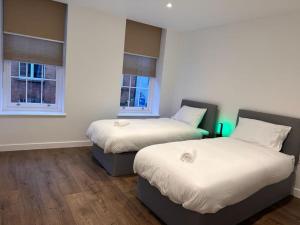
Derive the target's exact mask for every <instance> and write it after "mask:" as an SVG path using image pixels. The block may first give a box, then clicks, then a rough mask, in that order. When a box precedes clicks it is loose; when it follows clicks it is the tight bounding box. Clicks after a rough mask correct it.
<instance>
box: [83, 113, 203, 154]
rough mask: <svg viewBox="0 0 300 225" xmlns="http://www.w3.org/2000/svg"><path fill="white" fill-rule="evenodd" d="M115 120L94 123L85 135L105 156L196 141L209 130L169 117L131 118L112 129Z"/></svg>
mask: <svg viewBox="0 0 300 225" xmlns="http://www.w3.org/2000/svg"><path fill="white" fill-rule="evenodd" d="M116 121H117V120H99V121H95V122H93V123H92V124H91V125H90V126H89V128H88V130H87V136H88V137H89V138H90V140H91V141H92V142H93V143H95V144H97V145H98V146H99V147H101V148H102V149H103V150H104V152H105V153H122V152H132V151H138V150H140V149H142V148H144V147H147V146H149V145H153V144H160V143H166V142H172V141H184V140H190V139H199V138H202V137H203V135H208V131H205V130H202V129H196V128H193V127H191V126H190V125H188V124H186V123H183V122H180V121H177V120H174V119H169V118H159V119H131V120H127V121H128V122H129V124H128V125H126V126H115V125H114V123H115V122H116Z"/></svg>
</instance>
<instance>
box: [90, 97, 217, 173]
mask: <svg viewBox="0 0 300 225" xmlns="http://www.w3.org/2000/svg"><path fill="white" fill-rule="evenodd" d="M181 106H190V107H196V108H205V109H207V111H206V113H205V115H204V117H203V119H202V121H201V123H200V124H199V126H198V128H199V129H197V131H196V132H195V129H193V130H191V129H190V128H188V127H187V125H184V124H179V123H178V124H174V123H175V122H174V121H173V122H170V120H171V119H164V118H162V119H144V120H134V121H135V122H134V125H135V126H136V128H135V130H133V132H132V133H129V132H127V133H124V135H122V134H121V135H119V137H120V136H121V139H119V140H117V141H115V143H114V147H113V148H114V152H111V151H107V148H105V147H104V145H103V144H102V143H101V142H99V141H98V140H97V137H99V135H100V136H101V135H103V134H101V132H99V130H98V134H97V135H95V137H94V138H90V139H91V140H92V142H93V146H92V149H91V152H92V155H93V158H94V159H95V160H96V161H97V162H98V163H100V165H101V166H102V167H103V168H104V169H105V170H106V171H107V172H108V173H109V174H110V175H111V176H125V175H132V174H133V161H134V157H135V155H136V152H137V151H138V150H139V149H141V148H143V147H145V146H149V145H152V144H158V143H166V142H171V141H180V140H188V139H200V138H202V137H203V136H213V135H214V129H215V123H216V118H217V113H218V110H217V106H216V105H214V104H208V103H203V102H197V101H191V100H182V103H181ZM145 124H147V125H146V126H147V127H148V126H149V127H152V126H154V127H153V130H155V129H156V131H158V132H160V134H161V135H160V137H159V138H158V139H157V137H156V139H155V140H151V138H149V137H148V136H149V135H147V134H146V133H145V134H143V132H139V131H141V130H144V131H147V132H148V129H141V125H143V126H145ZM178 127H179V128H180V130H181V129H183V130H185V134H184V135H183V134H181V133H180V132H181V131H180V130H179V129H178V132H179V133H176V132H175V131H176V130H177V128H178ZM172 130H175V131H174V132H171V131H172ZM171 133H173V136H172V135H171ZM148 134H149V133H148ZM186 134H187V135H186ZM133 135H134V136H133ZM89 136H90V137H91V135H89ZM150 136H151V135H150ZM156 136H157V135H156ZM145 137H146V138H147V139H148V140H147V141H146V142H145V141H143V140H144V139H145ZM132 138H135V145H132V144H131V143H128V144H126V140H127V139H132ZM99 139H100V138H99ZM121 140H122V141H121ZM118 142H119V143H121V142H122V143H125V148H124V145H122V147H120V145H119V144H118Z"/></svg>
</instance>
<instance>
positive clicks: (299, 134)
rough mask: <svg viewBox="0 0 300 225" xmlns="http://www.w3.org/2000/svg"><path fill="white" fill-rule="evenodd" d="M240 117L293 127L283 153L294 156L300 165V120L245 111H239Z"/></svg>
mask: <svg viewBox="0 0 300 225" xmlns="http://www.w3.org/2000/svg"><path fill="white" fill-rule="evenodd" d="M238 116H239V117H244V118H249V119H256V120H262V121H265V122H269V123H274V124H279V125H285V126H290V127H292V130H291V132H290V133H289V135H288V137H287V139H286V140H285V142H284V145H283V147H282V150H281V152H283V153H285V154H288V155H294V156H295V159H296V160H295V164H296V165H297V164H298V160H299V153H300V119H297V118H292V117H287V116H279V115H274V114H268V113H262V112H255V111H251V110H244V109H241V110H239V114H238Z"/></svg>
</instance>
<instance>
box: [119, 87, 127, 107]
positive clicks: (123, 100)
mask: <svg viewBox="0 0 300 225" xmlns="http://www.w3.org/2000/svg"><path fill="white" fill-rule="evenodd" d="M128 98H129V88H124V87H123V88H122V89H121V102H120V106H128Z"/></svg>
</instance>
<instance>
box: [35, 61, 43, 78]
mask: <svg viewBox="0 0 300 225" xmlns="http://www.w3.org/2000/svg"><path fill="white" fill-rule="evenodd" d="M33 68H34V71H33V77H34V78H42V76H43V65H40V64H34V66H33Z"/></svg>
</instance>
